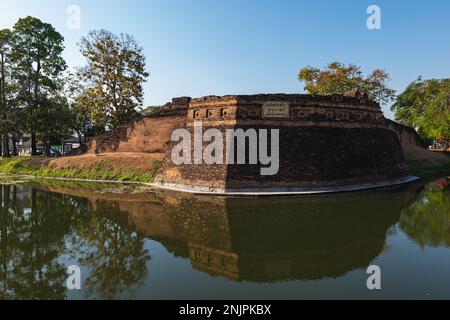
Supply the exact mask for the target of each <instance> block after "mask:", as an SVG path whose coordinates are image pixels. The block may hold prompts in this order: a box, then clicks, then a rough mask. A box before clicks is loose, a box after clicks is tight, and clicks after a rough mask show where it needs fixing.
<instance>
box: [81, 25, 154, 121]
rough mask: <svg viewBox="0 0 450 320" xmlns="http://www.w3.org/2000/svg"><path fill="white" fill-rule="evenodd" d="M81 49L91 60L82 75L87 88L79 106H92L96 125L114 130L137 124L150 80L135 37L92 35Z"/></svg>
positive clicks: (85, 39)
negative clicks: (133, 121)
mask: <svg viewBox="0 0 450 320" xmlns="http://www.w3.org/2000/svg"><path fill="white" fill-rule="evenodd" d="M80 48H81V53H82V54H83V55H84V56H85V57H86V59H87V60H88V64H87V65H86V66H85V67H84V68H82V69H81V70H80V73H79V74H80V76H81V77H82V79H83V80H84V81H85V82H86V84H87V90H86V91H85V92H84V94H83V95H82V96H81V99H80V103H81V104H85V105H87V104H89V105H90V107H89V115H90V117H91V118H92V119H93V121H94V122H95V123H96V125H101V126H108V127H110V128H114V127H117V126H120V125H123V124H126V123H128V122H130V121H132V120H134V119H135V118H136V117H137V116H138V115H139V113H138V108H140V107H141V106H142V103H143V96H144V90H143V84H144V82H145V81H146V78H147V77H148V76H149V74H148V73H147V72H146V70H145V56H144V54H143V50H142V48H141V47H139V45H138V44H137V42H136V40H135V39H134V38H133V37H132V36H130V35H127V34H120V35H115V34H113V33H111V32H109V31H106V30H98V31H91V32H89V34H88V36H87V37H84V38H82V40H81V43H80Z"/></svg>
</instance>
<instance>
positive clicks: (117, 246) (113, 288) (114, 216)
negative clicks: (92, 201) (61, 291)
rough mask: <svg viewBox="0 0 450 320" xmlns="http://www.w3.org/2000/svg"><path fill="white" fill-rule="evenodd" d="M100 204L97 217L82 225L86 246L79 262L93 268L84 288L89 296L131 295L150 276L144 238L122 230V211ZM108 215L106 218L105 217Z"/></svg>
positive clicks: (79, 233)
mask: <svg viewBox="0 0 450 320" xmlns="http://www.w3.org/2000/svg"><path fill="white" fill-rule="evenodd" d="M105 204H106V203H101V202H99V203H97V204H96V207H97V210H96V215H95V216H94V217H93V218H92V219H91V220H89V221H88V222H87V223H86V224H82V225H79V227H80V228H79V229H78V230H77V233H78V235H80V236H81V238H82V239H83V243H84V245H82V246H80V248H82V247H84V249H82V250H81V252H78V254H79V255H80V258H79V262H80V264H82V265H85V266H87V267H88V268H89V269H90V273H89V276H88V277H87V278H86V281H85V283H84V286H85V287H86V292H85V293H86V295H87V296H92V295H94V296H96V297H99V298H106V299H112V298H116V297H119V296H122V295H123V294H125V293H127V292H128V294H129V295H131V294H132V293H133V292H134V290H135V289H136V288H137V287H139V286H140V285H142V283H143V281H144V279H145V278H146V276H147V261H148V260H149V255H148V251H147V250H146V249H145V247H144V237H143V236H141V235H140V234H138V233H136V232H131V231H130V230H128V229H126V228H124V227H123V224H121V223H118V222H116V221H120V220H121V218H122V217H123V216H124V213H123V212H120V211H119V210H118V209H116V208H114V207H111V206H110V205H108V206H107V207H106V208H104V205H105ZM105 215H106V216H107V217H105Z"/></svg>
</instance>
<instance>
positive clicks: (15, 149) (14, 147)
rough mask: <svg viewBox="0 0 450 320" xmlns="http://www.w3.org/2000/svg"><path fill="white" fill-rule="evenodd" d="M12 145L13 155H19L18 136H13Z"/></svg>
mask: <svg viewBox="0 0 450 320" xmlns="http://www.w3.org/2000/svg"><path fill="white" fill-rule="evenodd" d="M12 145H13V156H14V157H15V156H18V152H17V141H16V138H14V137H13V138H12Z"/></svg>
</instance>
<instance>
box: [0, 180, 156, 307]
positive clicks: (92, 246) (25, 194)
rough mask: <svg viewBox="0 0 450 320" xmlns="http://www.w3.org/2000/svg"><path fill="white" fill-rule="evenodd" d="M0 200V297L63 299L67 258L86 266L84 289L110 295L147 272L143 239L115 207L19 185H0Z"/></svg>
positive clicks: (135, 282) (127, 288) (137, 281)
mask: <svg viewBox="0 0 450 320" xmlns="http://www.w3.org/2000/svg"><path fill="white" fill-rule="evenodd" d="M0 203H1V207H0V299H64V298H65V297H66V288H65V282H66V279H67V274H66V268H67V265H66V261H67V258H75V257H76V258H78V259H79V261H80V263H81V264H83V265H85V266H86V267H87V268H88V269H89V271H90V274H89V276H88V277H87V278H86V281H85V283H84V284H83V286H84V287H86V293H87V295H92V294H95V295H96V296H97V297H100V298H114V297H117V296H118V295H123V294H125V293H126V291H129V292H132V290H133V288H135V287H137V286H138V285H140V284H141V283H142V282H143V279H144V278H145V277H146V274H147V269H146V261H147V260H148V259H149V257H148V254H147V250H145V248H144V245H143V242H144V239H143V237H142V236H140V235H138V234H136V233H133V232H132V231H129V230H128V229H126V228H125V227H123V225H124V224H123V223H121V222H123V221H121V220H117V219H116V218H120V217H122V216H123V213H121V212H119V211H118V210H114V208H112V209H111V208H110V207H108V208H107V210H106V212H104V211H103V209H102V206H100V205H97V206H96V209H95V210H92V208H91V206H90V204H89V201H88V200H86V199H82V198H78V197H71V196H67V195H63V194H57V193H51V192H43V191H38V190H37V189H30V188H27V187H23V186H0ZM93 211H94V212H95V213H96V214H92V212H93ZM97 213H98V215H97ZM119 213H120V214H119Z"/></svg>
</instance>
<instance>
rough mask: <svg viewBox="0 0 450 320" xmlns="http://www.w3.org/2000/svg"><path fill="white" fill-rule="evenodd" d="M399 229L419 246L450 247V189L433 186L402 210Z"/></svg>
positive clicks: (428, 187)
mask: <svg viewBox="0 0 450 320" xmlns="http://www.w3.org/2000/svg"><path fill="white" fill-rule="evenodd" d="M400 227H401V228H402V230H403V231H404V232H405V233H406V234H408V236H409V237H411V238H412V239H413V240H414V241H416V242H417V243H418V244H419V245H420V246H422V247H425V246H431V247H437V246H442V245H444V246H450V189H448V188H447V189H444V190H442V189H440V188H438V187H437V186H435V185H434V184H431V185H429V186H427V187H426V188H425V190H424V191H423V192H422V194H421V195H420V197H419V199H418V200H417V201H416V202H414V204H412V205H411V206H410V207H408V208H407V209H405V210H403V212H402V214H401V217H400Z"/></svg>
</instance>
